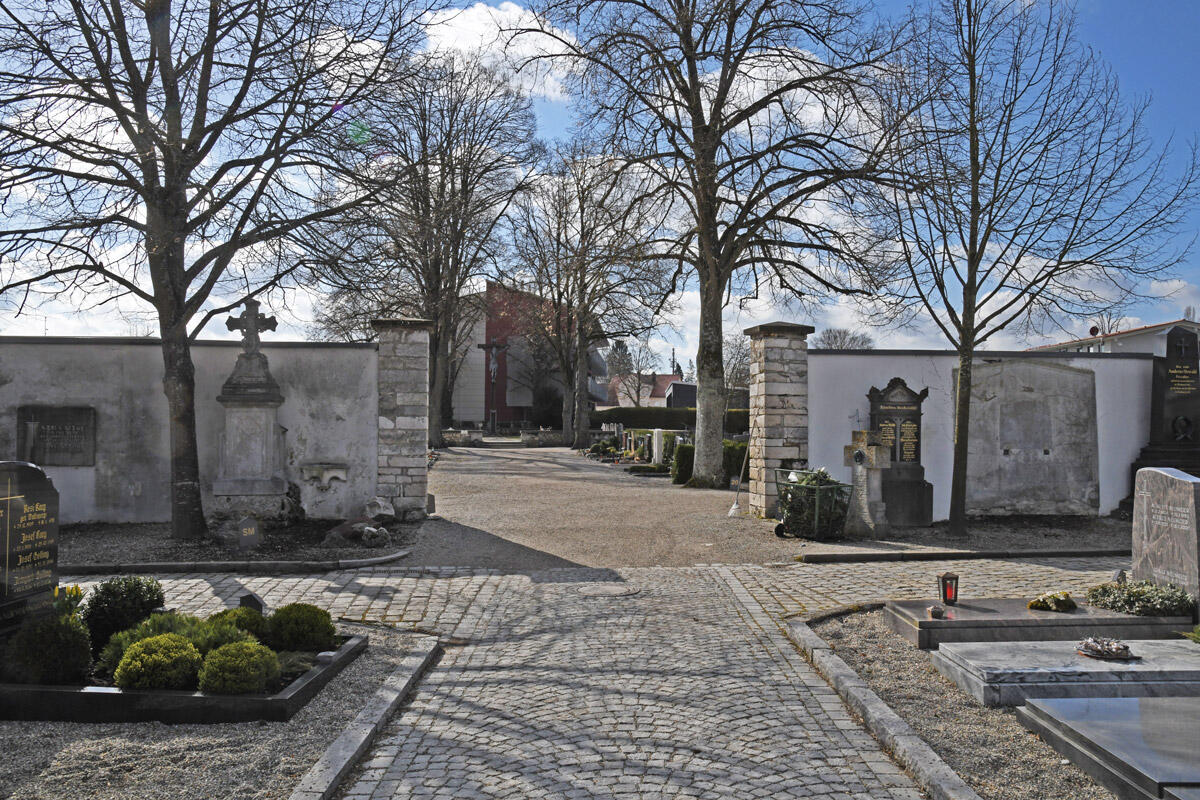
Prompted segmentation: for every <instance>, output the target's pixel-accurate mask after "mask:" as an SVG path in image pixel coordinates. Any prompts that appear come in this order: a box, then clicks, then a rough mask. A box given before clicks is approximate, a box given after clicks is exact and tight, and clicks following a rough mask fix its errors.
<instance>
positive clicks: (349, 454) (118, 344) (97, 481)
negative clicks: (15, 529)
mask: <svg viewBox="0 0 1200 800" xmlns="http://www.w3.org/2000/svg"><path fill="white" fill-rule="evenodd" d="M262 351H263V353H265V354H266V356H267V358H268V360H269V361H270V368H271V374H272V375H274V377H275V380H276V381H278V383H279V386H280V390H281V392H282V394H283V397H284V403H283V405H282V406H280V407H279V413H278V420H279V424H280V425H282V426H283V427H285V428H287V433H286V435H285V437H284V441H285V446H286V454H285V458H286V463H287V478H288V479H289V480H291V481H294V482H295V483H297V484H299V485H300V487H301V493H302V498H301V499H302V501H303V503H304V506H305V509H306V510H307V511H308V513H309V514H310V515H312V516H317V517H347V516H351V515H353V514H355V513H357V512H358V511H359V510H360V509H361V508H362V504H363V503H365V502H366V501H367V500H368V499H370V498H371V497H372V496H373V495H374V494H375V484H376V466H377V451H376V425H377V422H378V420H377V413H376V408H377V405H378V400H377V374H378V373H377V367H376V347H375V345H373V344H366V345H362V344H357V345H356V344H327V343H315V342H296V343H279V342H275V343H271V342H264V343H263V348H262ZM239 352H241V347H240V345H239V344H238V343H236V342H205V341H200V342H196V343H194V344H193V349H192V359H193V361H194V363H195V366H196V424H197V427H198V435H197V440H198V441H197V443H198V445H199V456H200V472H201V479H202V488H203V490H204V492H205V497H206V499H209V498H211V494H210V491H211V487H212V478H213V476H214V475H215V474H216V470H217V460H218V443H219V441H220V434H221V431H222V430H223V427H224V419H225V417H224V408H223V407H222V406H221V405H220V404H219V403H217V400H216V398H217V395H218V394H219V393H220V391H221V384H223V383H224V382H225V379H226V378H227V377H228V376H229V373H230V371H231V370H232V369H233V365H234V362H235V361H236V360H237V355H238V353H239ZM162 373H163V363H162V351H161V350H160V348H159V345H158V342H157V341H155V340H152V339H135V338H96V339H82V338H54V337H50V338H40V337H0V458H4V459H15V458H17V457H18V453H17V435H16V434H17V408H18V406H22V405H51V406H93V407H94V408H95V409H96V464H95V466H92V467H47V468H46V472H47V473H48V474H49V475H50V477H51V479H52V480H53V481H54V485H55V487H56V488H57V489H58V491H59V493H60V506H61V516H62V520H63V521H64V522H80V521H97V522H159V521H165V520H167V519H169V518H170V502H169V485H168V476H169V475H170V462H169V452H168V432H167V400H166V397H165V396H164V395H163V392H162ZM307 462H341V463H345V464H347V465H348V466H349V475H348V477H349V480H348V481H338V480H335V481H333V482H332V483H331V484H330V485H329V486H328V487H321V486H319V485H318V484H317V483H315V482H313V481H305V480H304V479H303V477H302V476H301V474H300V473H301V471H300V466H301V465H302V464H304V463H307Z"/></svg>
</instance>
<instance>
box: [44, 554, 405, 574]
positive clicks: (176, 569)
mask: <svg viewBox="0 0 1200 800" xmlns="http://www.w3.org/2000/svg"><path fill="white" fill-rule="evenodd" d="M411 552H412V550H397V551H396V552H394V553H389V554H387V555H385V556H375V557H373V558H345V559H338V560H336V561H151V562H146V563H144V564H59V565H58V572H59V574H60V575H122V574H136V575H146V574H154V573H160V574H165V573H184V572H248V573H251V574H255V575H287V574H309V573H313V572H337V571H338V570H345V569H361V568H363V567H374V566H378V565H379V564H388V563H391V562H393V561H399V560H400V559H402V558H404V557H405V556H407V555H408V554H409V553H411Z"/></svg>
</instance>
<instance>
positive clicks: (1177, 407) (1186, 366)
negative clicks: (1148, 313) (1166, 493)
mask: <svg viewBox="0 0 1200 800" xmlns="http://www.w3.org/2000/svg"><path fill="white" fill-rule="evenodd" d="M1197 344H1198V343H1197V336H1196V332H1195V331H1193V330H1191V329H1190V328H1186V327H1184V326H1182V325H1176V326H1175V327H1173V328H1171V330H1169V331H1168V332H1167V346H1166V355H1163V356H1159V357H1156V358H1155V359H1154V365H1153V377H1152V378H1151V383H1150V443H1149V444H1148V445H1147V446H1146V447H1144V448H1142V452H1141V453H1140V454H1139V455H1138V459H1137V461H1135V462H1134V463H1133V465H1132V467H1131V469H1130V489H1131V490H1132V488H1133V484H1134V482H1135V481H1134V476H1135V475H1136V474H1137V471H1138V470H1139V469H1142V468H1144V467H1171V468H1174V469H1180V470H1183V471H1184V472H1187V473H1189V474H1192V475H1200V347H1198V346H1197ZM1132 500H1133V498H1132V496H1131V497H1130V498H1127V499H1126V501H1125V502H1124V503H1123V504H1122V505H1123V506H1124V507H1125V508H1126V510H1132V506H1133V503H1132Z"/></svg>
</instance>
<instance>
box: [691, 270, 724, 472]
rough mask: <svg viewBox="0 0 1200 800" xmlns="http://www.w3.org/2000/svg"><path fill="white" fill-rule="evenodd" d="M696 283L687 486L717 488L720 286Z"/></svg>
mask: <svg viewBox="0 0 1200 800" xmlns="http://www.w3.org/2000/svg"><path fill="white" fill-rule="evenodd" d="M716 283H717V282H716V281H713V280H705V279H704V278H703V277H702V278H701V282H700V347H699V349H698V350H697V351H696V457H695V463H694V465H693V467H692V480H691V482H690V483H689V485H691V486H703V487H710V488H711V487H719V486H720V485H721V478H722V477H723V476H724V474H725V463H724V461H725V459H724V451H723V447H722V441H723V440H724V438H725V366H724V363H723V362H724V357H723V353H722V341H721V335H722V330H721V328H722V321H721V309H722V308H723V307H724V303H723V300H724V297H723V295H724V287H722V286H718V285H716Z"/></svg>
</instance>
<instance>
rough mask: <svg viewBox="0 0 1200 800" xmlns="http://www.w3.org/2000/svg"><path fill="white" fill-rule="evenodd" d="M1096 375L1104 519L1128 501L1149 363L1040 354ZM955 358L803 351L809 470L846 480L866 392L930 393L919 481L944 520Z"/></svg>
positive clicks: (865, 414) (1144, 430)
mask: <svg viewBox="0 0 1200 800" xmlns="http://www.w3.org/2000/svg"><path fill="white" fill-rule="evenodd" d="M979 357H980V358H988V357H1005V358H1008V357H1015V358H1028V357H1031V356H1030V354H1027V353H1018V354H1012V353H1003V354H1001V353H981V354H980V356H979ZM1038 358H1044V359H1045V360H1051V359H1053V360H1054V361H1055V362H1057V363H1063V364H1066V365H1069V366H1073V367H1077V368H1080V369H1090V370H1093V371H1094V372H1095V374H1096V408H1095V409H1080V410H1079V413H1095V414H1096V423H1097V430H1098V441H1097V445H1098V449H1099V471H1100V474H1099V479H1100V513H1101V514H1107V513H1109V512H1111V511H1112V510H1113V509H1115V508H1116V507H1117V504H1118V503H1120V501H1121V500H1122V499H1124V498H1125V497H1126V496H1128V495H1129V492H1130V486H1129V467H1130V464H1131V463H1132V462H1133V461H1134V460H1135V459H1136V458H1137V456H1138V453H1139V451H1140V450H1141V448H1142V447H1143V446H1145V445H1146V444H1147V442H1148V441H1149V436H1150V380H1151V368H1152V367H1151V365H1152V361H1151V360H1150V359H1149V358H1148V357H1145V356H1134V357H1121V356H1119V355H1118V356H1113V355H1103V354H1100V355H1097V354H1089V353H1078V354H1076V353H1062V354H1058V353H1055V354H1053V355H1047V354H1039V355H1038ZM957 365H958V357H957V356H956V355H955V354H954V353H952V352H943V351H928V352H920V351H888V350H862V351H854V352H847V351H822V350H809V358H808V397H809V400H808V402H809V409H808V414H809V417H808V419H809V431H808V437H809V444H808V452H809V465H810V466H811V467H813V468H816V467H824V468H826V469H827V470H829V472H830V473H831V474H832V475H834V476H835V477H837V478H839V479H840V480H843V481H846V482H849V480H850V468H849V467H846V466H843V460H842V448H843V446H845V445H847V444H849V443H850V435H851V432H852V431H854V430H861V429H865V428H866V427H867V426H868V425H869V424H870V403H868V401H867V396H866V395H867V391H868V390H869V389H870V388H871V387H872V386H876V387H879V388H883V387H884V386H886V385H887V382H888V381H889V380H890V379H891V378H893V377H900V378H903V379H904V380H905V382H906V383H907V384H908V386H909V388H911V389H913V390H914V391H918V392H919V391H920V390H921V389H923V388H925V387H926V386H928V387H929V397H928V398H927V399H926V400H925V402H924V403H923V404H922V411H923V416H922V438H921V463H922V464H923V465H924V467H925V479H926V480H927V481H929V482H930V483H932V484H933V516H934V519H935V520H941V519H946V518H947V517H948V516H949V514H950V476H951V471H952V467H953V463H954V405H953V373H954V369H955V368H956V367H957Z"/></svg>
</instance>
